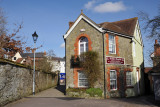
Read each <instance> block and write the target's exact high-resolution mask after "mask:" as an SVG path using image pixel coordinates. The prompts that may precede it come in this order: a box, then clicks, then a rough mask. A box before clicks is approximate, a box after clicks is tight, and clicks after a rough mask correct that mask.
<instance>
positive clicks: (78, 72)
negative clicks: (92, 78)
mask: <svg viewBox="0 0 160 107" xmlns="http://www.w3.org/2000/svg"><path fill="white" fill-rule="evenodd" d="M80 73H83V71H78V87H85V88H87V87H88V86H80V85H79V81H80V80H79V79H80V78H79V75H80ZM82 79H86V80H87V77H86V78H82ZM87 84H88V82H87Z"/></svg>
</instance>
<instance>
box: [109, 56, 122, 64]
mask: <svg viewBox="0 0 160 107" xmlns="http://www.w3.org/2000/svg"><path fill="white" fill-rule="evenodd" d="M106 64H115V65H124V58H120V57H112V56H106Z"/></svg>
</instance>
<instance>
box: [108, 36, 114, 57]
mask: <svg viewBox="0 0 160 107" xmlns="http://www.w3.org/2000/svg"><path fill="white" fill-rule="evenodd" d="M109 53H112V54H115V53H116V45H115V36H112V35H109Z"/></svg>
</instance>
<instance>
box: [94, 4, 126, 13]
mask: <svg viewBox="0 0 160 107" xmlns="http://www.w3.org/2000/svg"><path fill="white" fill-rule="evenodd" d="M126 8H127V7H126V6H125V5H124V4H123V2H121V1H119V2H114V3H113V2H105V3H104V4H99V5H98V6H95V7H94V8H93V9H94V11H95V12H98V13H107V12H119V11H125V10H126Z"/></svg>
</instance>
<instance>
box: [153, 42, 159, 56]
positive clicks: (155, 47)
mask: <svg viewBox="0 0 160 107" xmlns="http://www.w3.org/2000/svg"><path fill="white" fill-rule="evenodd" d="M154 55H155V56H160V45H159V44H158V40H157V39H156V40H155V44H154Z"/></svg>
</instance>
